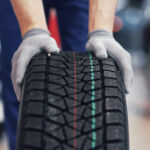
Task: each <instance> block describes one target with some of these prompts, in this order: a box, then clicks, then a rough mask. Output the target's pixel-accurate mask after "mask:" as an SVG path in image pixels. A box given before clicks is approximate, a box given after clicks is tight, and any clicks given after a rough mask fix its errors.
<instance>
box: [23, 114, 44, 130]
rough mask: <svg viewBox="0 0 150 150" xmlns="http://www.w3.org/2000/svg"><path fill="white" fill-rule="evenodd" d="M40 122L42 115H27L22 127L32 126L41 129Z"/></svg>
mask: <svg viewBox="0 0 150 150" xmlns="http://www.w3.org/2000/svg"><path fill="white" fill-rule="evenodd" d="M42 123H43V118H42V117H33V116H29V117H27V118H25V120H24V127H25V128H29V129H31V128H32V129H38V130H42Z"/></svg>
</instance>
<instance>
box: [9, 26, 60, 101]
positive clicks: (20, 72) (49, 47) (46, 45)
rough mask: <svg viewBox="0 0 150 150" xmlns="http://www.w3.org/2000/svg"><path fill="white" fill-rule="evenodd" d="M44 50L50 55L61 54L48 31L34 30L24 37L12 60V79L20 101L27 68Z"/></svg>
mask: <svg viewBox="0 0 150 150" xmlns="http://www.w3.org/2000/svg"><path fill="white" fill-rule="evenodd" d="M42 49H44V50H46V51H47V52H48V53H51V52H59V48H58V47H57V44H56V41H55V40H54V39H53V38H52V37H51V36H50V34H49V32H48V31H46V30H43V29H32V30H30V31H28V32H27V33H26V34H25V35H24V38H23V41H22V43H21V45H20V46H19V48H18V49H17V51H16V52H15V54H14V56H13V58H12V71H11V79H12V83H13V87H14V90H15V93H16V96H17V99H18V100H20V96H21V83H22V81H23V78H24V74H25V71H26V68H27V66H28V64H29V62H30V60H31V59H32V57H33V56H34V55H35V54H37V53H40V52H41V51H42Z"/></svg>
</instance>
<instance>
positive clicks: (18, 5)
mask: <svg viewBox="0 0 150 150" xmlns="http://www.w3.org/2000/svg"><path fill="white" fill-rule="evenodd" d="M11 3H12V5H13V8H14V11H15V13H16V16H17V19H18V22H19V25H20V29H21V33H22V36H23V35H24V34H25V33H26V32H27V31H29V30H31V29H33V28H41V29H46V30H47V24H46V19H45V14H44V9H43V4H42V0H36V1H35V0H11Z"/></svg>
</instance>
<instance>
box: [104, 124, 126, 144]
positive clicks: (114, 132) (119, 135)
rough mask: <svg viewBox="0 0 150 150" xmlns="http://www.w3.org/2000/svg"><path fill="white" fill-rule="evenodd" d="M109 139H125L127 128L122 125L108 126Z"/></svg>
mask: <svg viewBox="0 0 150 150" xmlns="http://www.w3.org/2000/svg"><path fill="white" fill-rule="evenodd" d="M106 136H107V140H108V141H114V140H124V139H125V130H124V127H122V126H107V135H106Z"/></svg>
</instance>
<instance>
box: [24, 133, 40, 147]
mask: <svg viewBox="0 0 150 150" xmlns="http://www.w3.org/2000/svg"><path fill="white" fill-rule="evenodd" d="M41 141H42V133H41V132H38V131H26V132H25V134H24V138H23V144H25V145H27V146H32V147H35V148H40V147H41V144H42V143H41Z"/></svg>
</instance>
